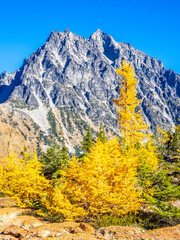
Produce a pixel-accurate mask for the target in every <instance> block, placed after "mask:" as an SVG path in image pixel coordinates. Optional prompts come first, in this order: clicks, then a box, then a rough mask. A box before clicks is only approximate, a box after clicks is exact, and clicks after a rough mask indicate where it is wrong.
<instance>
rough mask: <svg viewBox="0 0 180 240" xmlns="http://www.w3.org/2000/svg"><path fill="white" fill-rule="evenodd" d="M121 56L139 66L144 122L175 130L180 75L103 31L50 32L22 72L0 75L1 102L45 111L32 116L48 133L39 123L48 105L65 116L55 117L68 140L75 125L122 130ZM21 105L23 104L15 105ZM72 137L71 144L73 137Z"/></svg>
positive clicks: (48, 108) (25, 63)
mask: <svg viewBox="0 0 180 240" xmlns="http://www.w3.org/2000/svg"><path fill="white" fill-rule="evenodd" d="M123 59H126V60H127V61H128V62H129V63H132V65H133V67H134V69H135V72H136V76H137V79H138V81H139V83H138V86H137V92H138V97H139V98H141V99H142V103H141V106H140V108H141V112H142V115H143V117H144V119H145V121H146V122H147V123H150V124H151V129H152V130H153V131H155V130H156V127H157V124H158V125H159V126H160V127H161V128H165V129H168V128H173V127H174V125H175V124H176V123H177V121H178V119H179V118H180V75H178V74H176V73H175V72H174V71H172V70H167V69H166V68H164V67H163V64H162V62H161V61H159V60H157V59H154V58H151V57H149V56H147V55H146V54H145V53H143V52H141V51H139V50H137V49H135V48H133V47H132V46H131V45H130V44H126V43H118V42H116V41H115V40H114V39H113V38H112V37H111V36H109V35H107V34H106V33H103V32H101V30H99V29H98V30H97V31H96V32H95V33H93V34H92V35H91V36H90V38H89V39H85V38H82V37H81V36H78V35H75V34H74V33H72V32H70V31H68V30H66V31H65V32H52V33H51V35H50V36H49V38H48V39H47V41H46V43H45V44H44V45H43V46H42V47H40V48H39V49H38V50H37V51H36V52H34V53H33V54H32V55H31V56H30V58H29V59H25V61H24V64H23V66H22V67H21V69H20V70H18V71H17V72H15V73H13V74H9V75H8V74H7V73H3V74H1V75H0V103H5V102H7V101H10V102H13V103H14V104H15V103H16V106H15V107H16V109H19V108H21V111H23V109H24V111H25V112H26V114H27V113H29V114H30V113H31V112H33V111H36V112H37V113H38V109H39V110H40V109H41V113H42V111H43V113H44V114H43V113H42V114H40V115H41V119H40V120H39V122H38V121H36V117H35V116H34V115H32V114H30V116H31V117H32V118H34V119H33V120H34V121H35V122H36V123H37V124H39V125H40V127H42V130H44V131H45V129H43V126H44V125H43V124H42V126H41V122H43V121H47V120H45V119H44V120H43V116H46V115H47V113H48V112H49V111H50V109H51V110H52V111H53V112H56V114H54V116H55V117H56V116H57V112H58V113H59V116H61V119H59V121H58V117H57V123H58V124H59V125H61V128H62V131H63V132H64V135H65V136H64V137H65V139H66V140H67V139H69V137H70V136H71V137H72V139H73V138H75V137H76V136H75V135H73V133H74V131H73V130H72V129H74V128H81V126H82V125H83V124H84V126H85V125H86V124H88V123H91V124H92V127H93V128H94V130H95V131H96V130H97V128H98V127H99V125H100V123H101V122H103V123H104V124H105V126H106V127H108V128H109V129H112V130H113V131H114V132H117V133H118V122H117V113H116V107H115V106H114V104H113V103H112V101H111V99H116V98H117V97H118V85H119V84H120V80H119V79H118V76H117V75H116V73H115V69H116V68H117V67H120V66H121V62H122V60H123ZM17 103H21V104H20V105H18V106H17ZM42 107H43V109H42ZM28 111H29V112H28ZM64 111H65V112H66V114H65V116H66V118H65V119H63V116H62V115H63V114H64ZM67 112H69V115H68V114H67ZM62 113H63V114H62ZM78 119H81V123H80V122H78ZM73 124H74V127H72V125H73ZM79 125H81V126H79ZM82 134H83V131H81V135H82ZM68 141H69V143H68V144H72V145H73V143H72V141H71V139H69V140H67V142H68Z"/></svg>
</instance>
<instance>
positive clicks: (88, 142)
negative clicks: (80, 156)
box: [81, 125, 93, 153]
mask: <svg viewBox="0 0 180 240" xmlns="http://www.w3.org/2000/svg"><path fill="white" fill-rule="evenodd" d="M81 145H82V147H81V148H82V149H83V151H84V153H89V152H90V148H91V147H92V146H93V141H92V135H91V128H90V125H89V126H88V129H87V134H86V135H85V136H84V141H82V142H81Z"/></svg>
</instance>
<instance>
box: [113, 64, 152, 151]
mask: <svg viewBox="0 0 180 240" xmlns="http://www.w3.org/2000/svg"><path fill="white" fill-rule="evenodd" d="M116 72H117V74H118V75H119V76H120V77H121V83H122V86H121V85H119V92H120V96H119V97H118V99H117V100H112V101H113V102H115V103H116V105H117V108H118V121H119V129H120V131H121V134H122V136H123V138H124V140H125V144H126V145H131V146H132V145H134V144H135V143H137V142H142V141H144V140H145V139H147V138H148V137H149V135H148V134H147V129H148V125H145V124H144V121H143V119H142V116H141V113H140V110H139V111H136V108H137V106H138V105H139V104H140V102H141V100H139V99H137V96H136V95H137V92H136V85H137V79H136V78H135V72H134V69H133V67H132V64H128V63H127V62H126V61H123V62H122V66H121V69H117V70H116Z"/></svg>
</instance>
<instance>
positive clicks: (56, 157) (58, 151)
mask: <svg viewBox="0 0 180 240" xmlns="http://www.w3.org/2000/svg"><path fill="white" fill-rule="evenodd" d="M68 160H69V156H68V148H66V147H61V146H60V145H56V144H55V142H53V143H52V145H51V147H50V148H48V149H47V152H44V153H42V156H41V157H40V162H41V163H42V164H43V165H44V168H43V170H42V171H43V173H44V175H45V177H46V178H47V179H52V178H57V177H60V174H59V171H60V170H62V169H64V168H65V167H67V165H68Z"/></svg>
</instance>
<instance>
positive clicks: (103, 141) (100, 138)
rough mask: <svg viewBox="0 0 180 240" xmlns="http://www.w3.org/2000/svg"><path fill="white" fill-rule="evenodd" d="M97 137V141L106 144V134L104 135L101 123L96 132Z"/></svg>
mask: <svg viewBox="0 0 180 240" xmlns="http://www.w3.org/2000/svg"><path fill="white" fill-rule="evenodd" d="M97 136H98V139H99V140H100V141H101V142H102V143H105V142H107V137H106V133H105V131H104V129H103V124H102V123H101V126H100V128H99V132H98V134H97Z"/></svg>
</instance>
